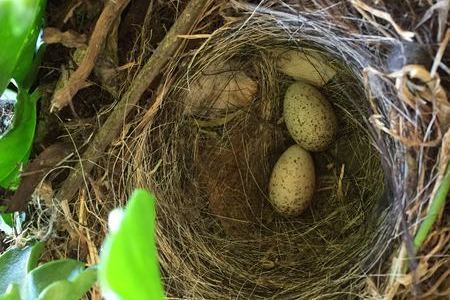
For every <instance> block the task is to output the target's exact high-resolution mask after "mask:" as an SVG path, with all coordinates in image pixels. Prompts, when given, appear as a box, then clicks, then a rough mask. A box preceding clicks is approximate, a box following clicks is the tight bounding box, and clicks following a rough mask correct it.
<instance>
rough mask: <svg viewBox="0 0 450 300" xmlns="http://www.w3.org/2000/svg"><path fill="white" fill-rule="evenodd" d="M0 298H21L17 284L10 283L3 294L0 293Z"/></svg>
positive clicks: (15, 299)
mask: <svg viewBox="0 0 450 300" xmlns="http://www.w3.org/2000/svg"><path fill="white" fill-rule="evenodd" d="M0 300H21V299H20V288H19V285H18V284H15V283H13V284H10V285H9V286H8V288H7V290H6V292H5V293H4V294H3V295H0Z"/></svg>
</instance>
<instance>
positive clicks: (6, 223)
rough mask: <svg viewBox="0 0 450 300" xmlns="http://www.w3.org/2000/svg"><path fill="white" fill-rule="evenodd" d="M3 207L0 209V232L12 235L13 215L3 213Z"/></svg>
mask: <svg viewBox="0 0 450 300" xmlns="http://www.w3.org/2000/svg"><path fill="white" fill-rule="evenodd" d="M4 210H5V207H0V231H2V232H4V233H6V234H8V235H11V234H13V232H14V230H13V226H14V214H12V213H3V211H4Z"/></svg>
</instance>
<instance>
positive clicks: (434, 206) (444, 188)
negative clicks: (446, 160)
mask: <svg viewBox="0 0 450 300" xmlns="http://www.w3.org/2000/svg"><path fill="white" fill-rule="evenodd" d="M449 190H450V168H449V165H447V170H446V171H445V175H444V178H443V179H442V182H441V185H440V186H439V189H438V190H437V192H436V195H435V196H434V198H433V200H432V202H431V205H430V210H429V212H428V214H427V215H426V216H425V219H424V220H423V222H422V224H420V227H419V230H418V231H417V233H416V237H415V238H414V251H415V252H416V253H417V251H419V249H420V247H421V246H422V244H423V242H424V241H425V239H426V238H427V236H428V233H429V232H430V231H431V229H432V227H433V225H434V223H435V222H436V219H437V217H438V216H439V213H440V211H441V209H442V207H443V206H444V204H445V200H446V199H447V194H448V191H449Z"/></svg>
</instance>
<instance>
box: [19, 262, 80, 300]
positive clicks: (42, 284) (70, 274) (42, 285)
mask: <svg viewBox="0 0 450 300" xmlns="http://www.w3.org/2000/svg"><path fill="white" fill-rule="evenodd" d="M84 269H85V267H84V264H83V263H82V262H79V261H76V260H73V259H62V260H56V261H51V262H48V263H46V264H43V265H41V266H39V267H37V268H36V269H34V270H33V271H31V272H30V273H28V275H27V277H26V278H25V285H24V286H22V290H21V295H22V297H23V299H24V300H36V299H38V297H39V295H40V293H41V292H43V291H44V290H45V289H46V288H47V287H48V286H50V285H51V284H53V283H54V282H56V281H61V280H69V281H73V280H75V278H77V276H78V275H79V274H80V273H82V272H83V271H84Z"/></svg>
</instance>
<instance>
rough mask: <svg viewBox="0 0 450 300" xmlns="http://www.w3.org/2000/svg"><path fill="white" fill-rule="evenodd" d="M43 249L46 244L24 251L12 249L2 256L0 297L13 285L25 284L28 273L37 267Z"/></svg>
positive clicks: (0, 264) (30, 247) (0, 259)
mask: <svg viewBox="0 0 450 300" xmlns="http://www.w3.org/2000/svg"><path fill="white" fill-rule="evenodd" d="M43 249H44V244H43V243H40V242H38V243H36V244H34V245H33V246H27V247H25V248H22V249H19V248H13V249H10V250H8V251H6V252H5V253H3V254H2V255H1V256H0V295H1V294H3V293H5V292H6V290H7V288H8V286H9V285H10V284H12V283H16V284H18V285H20V286H21V285H23V284H24V281H25V278H26V275H27V273H28V272H29V271H30V270H31V269H33V268H34V267H35V266H36V265H37V260H38V258H39V256H40V255H41V253H42V251H43Z"/></svg>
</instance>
